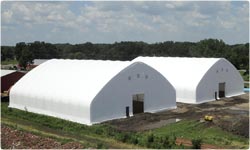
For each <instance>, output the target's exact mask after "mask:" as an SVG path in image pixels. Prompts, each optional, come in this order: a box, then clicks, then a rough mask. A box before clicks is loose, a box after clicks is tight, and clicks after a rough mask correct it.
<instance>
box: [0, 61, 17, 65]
mask: <svg viewBox="0 0 250 150" xmlns="http://www.w3.org/2000/svg"><path fill="white" fill-rule="evenodd" d="M17 63H18V62H17V60H6V61H1V65H9V64H17Z"/></svg>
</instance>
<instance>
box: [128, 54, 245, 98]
mask: <svg viewBox="0 0 250 150" xmlns="http://www.w3.org/2000/svg"><path fill="white" fill-rule="evenodd" d="M137 61H140V62H144V63H145V64H147V65H149V66H151V67H152V68H154V69H155V70H157V71H158V72H160V73H161V74H162V75H163V76H164V77H165V78H166V79H167V80H168V81H169V82H170V83H171V84H172V85H173V86H174V88H175V90H176V97H177V100H176V101H177V102H184V103H203V102H207V101H212V100H215V99H219V98H220V97H219V95H220V93H222V92H220V91H222V90H220V89H219V88H220V87H219V86H220V85H223V86H221V88H223V87H224V93H225V96H226V97H230V96H235V95H240V94H243V89H244V82H243V79H242V77H241V75H240V74H239V72H238V70H237V69H236V68H235V67H234V66H233V65H232V64H231V63H230V62H229V61H227V60H226V59H224V58H185V57H137V58H135V59H134V60H133V62H137Z"/></svg>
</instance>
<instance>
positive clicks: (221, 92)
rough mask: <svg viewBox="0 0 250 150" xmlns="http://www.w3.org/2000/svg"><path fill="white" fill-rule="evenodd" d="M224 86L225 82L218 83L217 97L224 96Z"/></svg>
mask: <svg viewBox="0 0 250 150" xmlns="http://www.w3.org/2000/svg"><path fill="white" fill-rule="evenodd" d="M225 87H226V83H225V82H223V83H219V98H222V97H225Z"/></svg>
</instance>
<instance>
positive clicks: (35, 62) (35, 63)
mask: <svg viewBox="0 0 250 150" xmlns="http://www.w3.org/2000/svg"><path fill="white" fill-rule="evenodd" d="M48 60H49V59H34V63H33V65H41V64H42V63H44V62H46V61H48Z"/></svg>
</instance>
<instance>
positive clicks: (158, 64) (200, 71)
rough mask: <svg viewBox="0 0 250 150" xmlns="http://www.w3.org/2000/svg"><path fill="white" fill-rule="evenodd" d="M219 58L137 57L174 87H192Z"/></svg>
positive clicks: (137, 59) (194, 86)
mask: <svg viewBox="0 0 250 150" xmlns="http://www.w3.org/2000/svg"><path fill="white" fill-rule="evenodd" d="M220 59H221V58H194V57H193V58H190V57H189V58H187V57H141V56H140V57H137V58H135V59H134V60H132V61H133V62H136V61H141V62H144V63H146V64H147V65H149V66H151V67H153V68H154V69H155V70H157V71H158V72H160V73H161V74H162V75H163V76H165V77H166V79H167V80H169V81H170V82H171V84H172V85H173V86H174V87H175V88H179V89H190V90H192V89H194V88H196V86H197V85H198V83H199V82H200V80H201V79H202V77H203V76H204V75H205V73H206V72H207V71H208V69H209V68H211V67H212V66H213V65H214V64H215V63H216V62H217V61H219V60H220Z"/></svg>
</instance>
